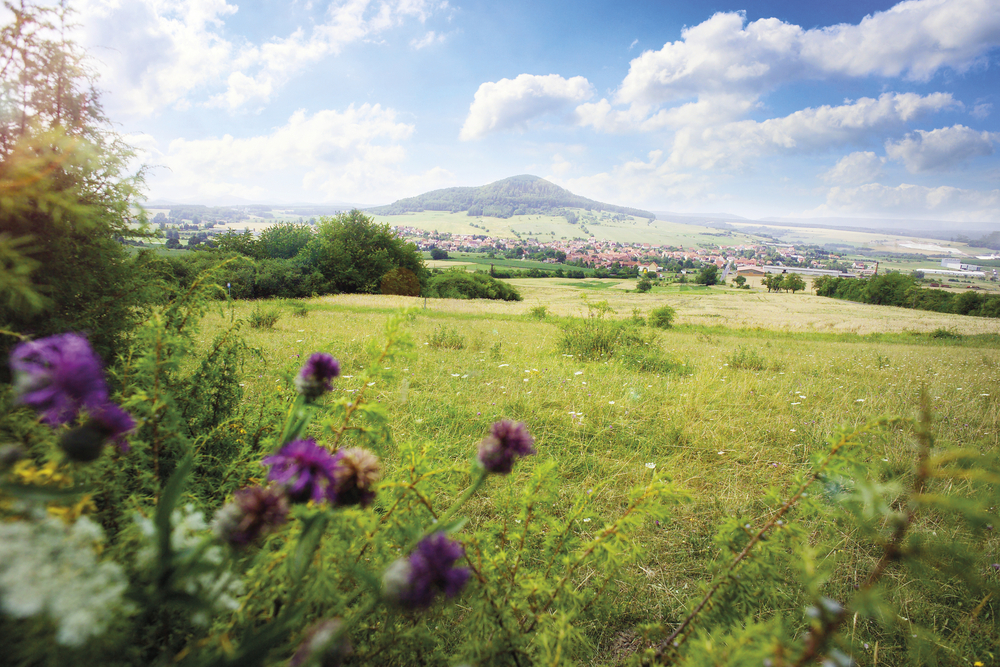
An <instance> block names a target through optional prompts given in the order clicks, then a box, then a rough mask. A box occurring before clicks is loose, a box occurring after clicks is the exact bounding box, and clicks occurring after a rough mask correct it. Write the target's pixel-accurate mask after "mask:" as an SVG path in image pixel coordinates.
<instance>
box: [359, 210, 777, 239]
mask: <svg viewBox="0 0 1000 667" xmlns="http://www.w3.org/2000/svg"><path fill="white" fill-rule="evenodd" d="M575 212H576V213H577V214H578V215H579V216H580V221H579V222H578V223H577V224H570V223H569V222H567V221H566V218H564V217H562V216H545V215H515V216H513V217H511V218H506V219H503V218H485V217H479V218H477V217H469V216H468V215H466V214H465V213H464V212H462V213H451V212H448V211H421V212H420V213H408V214H406V215H377V216H374V218H375V220H376V222H380V223H381V222H384V223H387V224H389V225H391V226H400V227H404V226H405V227H416V228H418V229H423V230H427V231H438V232H441V233H449V234H488V235H490V236H494V237H497V236H499V237H502V238H512V237H515V236H520V237H521V238H522V239H528V238H532V239H537V240H539V241H546V240H573V239H587V238H590V237H595V238H597V239H601V240H605V241H616V242H622V243H650V244H654V245H667V246H676V247H681V246H683V247H685V248H691V247H695V246H704V245H740V244H752V243H759V242H760V239H755V237H752V236H747V235H746V234H740V233H737V232H730V231H723V230H718V229H712V228H710V227H700V226H696V225H684V224H680V223H676V222H667V221H665V220H654V221H652V222H649V221H647V220H645V219H643V218H631V217H628V219H627V220H625V221H620V220H613V219H612V214H610V213H601V212H589V211H584V210H582V209H577V210H576V211H575ZM473 225H476V226H475V227H473Z"/></svg>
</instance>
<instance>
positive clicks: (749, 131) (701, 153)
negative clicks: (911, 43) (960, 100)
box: [671, 93, 957, 169]
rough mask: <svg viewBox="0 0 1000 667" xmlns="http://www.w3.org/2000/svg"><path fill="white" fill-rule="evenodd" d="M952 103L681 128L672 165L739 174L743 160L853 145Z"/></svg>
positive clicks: (890, 103)
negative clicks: (721, 169)
mask: <svg viewBox="0 0 1000 667" xmlns="http://www.w3.org/2000/svg"><path fill="white" fill-rule="evenodd" d="M956 104H957V103H956V102H955V100H954V99H953V98H952V96H951V95H950V94H948V93H932V94H930V95H924V96H921V95H917V94H915V93H884V94H883V95H881V96H879V98H878V99H872V98H870V97H863V98H861V99H859V100H856V101H854V102H850V103H847V104H843V105H840V106H829V105H823V106H820V107H816V108H808V109H802V110H801V111H796V112H795V113H792V114H790V115H788V116H784V117H782V118H771V119H769V120H765V121H762V122H757V121H753V120H743V121H737V122H732V123H725V124H722V125H718V126H713V127H708V128H703V129H702V128H683V129H681V130H678V131H677V133H676V134H675V136H674V146H673V149H672V152H671V160H672V161H673V162H675V163H676V164H678V165H683V166H686V167H698V168H701V169H712V168H716V167H723V168H740V167H742V166H744V164H745V162H746V160H747V159H748V158H751V157H756V156H760V155H764V154H768V153H774V152H785V153H787V152H807V151H815V150H821V149H826V148H830V147H833V146H840V145H845V144H852V143H858V142H860V141H862V140H864V139H866V138H868V137H870V136H871V134H872V133H874V132H881V131H885V130H886V129H888V128H892V127H896V126H899V125H900V124H902V123H905V122H907V121H909V120H912V119H914V118H917V117H919V116H920V115H922V114H925V113H928V112H932V111H940V110H941V109H946V108H949V107H952V106H955V105H956Z"/></svg>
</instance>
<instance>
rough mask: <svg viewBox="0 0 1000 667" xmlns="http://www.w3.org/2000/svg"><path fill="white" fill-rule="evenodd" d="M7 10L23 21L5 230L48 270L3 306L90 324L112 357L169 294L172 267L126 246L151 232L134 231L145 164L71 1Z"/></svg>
mask: <svg viewBox="0 0 1000 667" xmlns="http://www.w3.org/2000/svg"><path fill="white" fill-rule="evenodd" d="M5 7H6V9H7V11H8V12H9V13H10V14H11V15H12V16H13V17H14V18H13V20H12V21H11V22H9V23H8V24H7V25H5V26H3V27H2V28H0V236H3V237H6V238H11V239H14V240H16V241H17V242H18V243H20V244H21V245H19V246H18V249H19V251H20V252H21V253H22V255H23V257H24V259H26V260H27V261H29V262H30V264H31V265H33V266H39V267H44V270H35V271H34V272H33V273H31V274H30V281H31V283H32V289H33V290H34V292H35V293H36V294H37V296H38V299H37V301H35V302H33V303H32V302H23V301H22V302H21V303H17V301H16V300H15V301H12V300H11V299H9V298H8V299H5V300H4V301H3V302H0V327H2V328H6V329H10V330H14V331H19V332H25V333H28V332H30V333H31V334H32V335H34V336H43V335H48V334H51V333H56V332H60V331H66V330H77V331H79V330H86V331H88V332H89V335H90V340H91V342H92V343H93V344H94V347H95V348H96V349H97V350H98V351H99V352H100V353H101V354H102V355H103V356H104V357H105V358H106V359H107V358H109V357H110V356H112V354H113V352H114V351H115V349H116V348H117V346H118V345H120V344H121V343H122V342H123V338H124V337H125V336H127V334H128V332H129V331H130V330H131V329H132V328H133V327H134V326H135V325H136V324H137V323H138V322H139V321H141V320H142V319H144V317H145V309H146V308H147V307H148V305H149V304H150V301H151V300H152V299H153V298H154V297H155V296H156V295H157V294H158V293H159V294H162V290H159V289H157V277H158V275H160V270H161V269H163V268H164V267H163V265H162V263H160V262H159V261H158V260H156V258H155V257H153V256H152V255H150V254H148V253H142V252H140V253H139V254H138V255H137V256H135V257H132V256H130V255H129V254H128V253H126V251H125V250H124V248H123V246H122V244H121V243H120V242H119V240H120V239H121V240H124V239H125V238H128V237H134V236H137V235H138V236H142V235H144V232H142V231H137V230H136V229H135V228H133V226H132V223H133V222H135V221H136V215H135V213H134V211H135V209H136V206H135V204H136V200H137V198H138V195H139V194H140V190H141V187H142V184H143V180H142V171H139V172H138V173H130V172H129V169H128V164H129V162H130V160H131V159H132V158H133V157H134V152H133V151H132V150H131V148H130V147H129V146H127V145H126V144H125V143H124V141H123V140H122V139H121V137H119V136H118V135H117V134H116V133H115V132H113V131H112V129H111V123H110V121H109V120H108V119H107V118H106V117H105V116H104V114H103V112H102V110H101V106H100V100H99V98H98V94H97V92H96V88H95V86H94V81H93V79H92V78H91V76H90V74H89V73H88V70H87V68H86V62H85V56H84V54H83V53H82V52H81V51H80V49H79V48H78V47H77V46H76V45H75V44H73V43H72V42H70V41H68V40H67V39H66V38H65V34H66V32H67V30H68V21H69V16H68V13H69V12H68V10H67V9H66V7H65V6H63V5H58V6H55V7H41V6H37V5H34V4H31V3H28V2H25V3H21V4H13V3H10V2H6V3H5ZM138 220H139V221H140V222H144V217H143V216H139V218H138ZM0 290H2V291H4V292H7V291H9V289H8V287H7V286H6V285H2V284H0ZM9 341H10V339H6V342H5V343H4V344H3V345H7V344H9Z"/></svg>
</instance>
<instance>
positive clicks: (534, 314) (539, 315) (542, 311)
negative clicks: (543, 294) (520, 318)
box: [528, 306, 549, 320]
mask: <svg viewBox="0 0 1000 667" xmlns="http://www.w3.org/2000/svg"><path fill="white" fill-rule="evenodd" d="M548 310H549V309H548V308H546V307H545V306H535V307H534V308H532V309H531V310H529V311H528V317H530V318H532V319H535V320H544V319H545V318H546V317H547V316H548Z"/></svg>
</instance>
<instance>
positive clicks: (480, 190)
mask: <svg viewBox="0 0 1000 667" xmlns="http://www.w3.org/2000/svg"><path fill="white" fill-rule="evenodd" d="M573 208H577V209H581V208H582V209H586V210H588V211H608V212H610V213H619V214H622V215H631V216H635V217H637V218H648V219H650V220H652V219H655V218H656V216H655V215H654V214H653V213H650V212H649V211H643V210H641V209H637V208H629V207H627V206H615V205H613V204H603V203H601V202H598V201H594V200H593V199H587V198H586V197H581V196H579V195H575V194H573V193H572V192H570V191H569V190H566V189H565V188H561V187H559V186H558V185H556V184H555V183H550V182H549V181H546V180H545V179H544V178H539V177H538V176H530V175H527V174H525V175H522V176H512V177H511V178H505V179H503V180H502V181H496V182H495V183H490V184H489V185H482V186H479V187H464V188H444V189H443V190H433V191H431V192H425V193H424V194H422V195H419V196H417V197H409V198H407V199H400V200H399V201H396V202H394V203H392V204H389V205H387V206H378V207H375V208H370V209H368V210H367V212H368V213H371V214H374V215H402V214H404V213H413V212H416V211H451V212H452V213H457V212H459V211H467V212H468V214H469V215H475V216H479V215H483V216H488V217H493V218H509V217H511V216H514V215H529V214H545V215H553V214H554V215H559V214H562V213H564V212H565V213H566V214H567V215H572V213H569V212H568V211H564V209H573Z"/></svg>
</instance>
